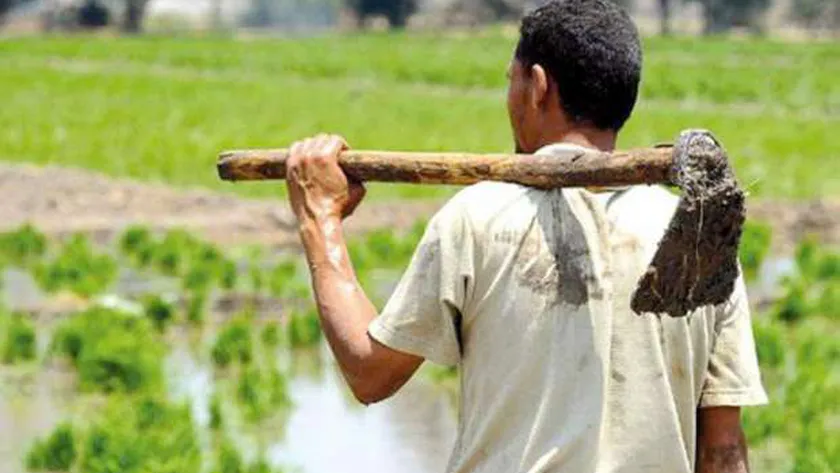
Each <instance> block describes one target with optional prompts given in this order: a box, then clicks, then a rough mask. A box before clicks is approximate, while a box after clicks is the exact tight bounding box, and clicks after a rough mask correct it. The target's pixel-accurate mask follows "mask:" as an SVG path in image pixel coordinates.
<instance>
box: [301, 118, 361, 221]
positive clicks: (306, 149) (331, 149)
mask: <svg viewBox="0 0 840 473" xmlns="http://www.w3.org/2000/svg"><path fill="white" fill-rule="evenodd" d="M348 148H349V147H348V145H347V141H345V140H344V138H342V137H340V136H337V135H326V134H320V135H318V136H315V137H313V138H308V139H305V140H303V141H298V142H296V143H295V144H293V145H292V148H291V150H290V153H289V160H288V161H287V162H286V186H287V188H288V189H289V199H290V201H291V205H292V210H293V211H294V212H295V215H296V216H297V218H298V221H300V222H305V221H316V222H323V221H326V220H329V219H332V218H338V219H340V218H345V217H347V216H349V215H350V214H352V213H353V211H354V210H356V207H357V206H358V205H359V203H360V202H361V201H362V198H363V197H364V196H365V188H364V186H363V185H362V184H361V183H359V182H356V181H354V180H352V179H348V178H347V176H346V175H345V174H344V171H342V170H341V168H340V167H339V165H338V156H339V154H341V152H342V151H344V150H346V149H348Z"/></svg>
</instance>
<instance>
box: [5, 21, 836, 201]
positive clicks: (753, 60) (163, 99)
mask: <svg viewBox="0 0 840 473" xmlns="http://www.w3.org/2000/svg"><path fill="white" fill-rule="evenodd" d="M512 46H513V39H512V38H510V37H508V36H505V35H503V34H500V33H488V34H487V35H485V36H482V37H480V38H477V39H473V38H445V37H444V38H437V37H429V36H422V35H421V36H417V35H407V36H377V35H372V36H351V37H342V38H326V39H324V38H314V39H304V40H297V41H291V40H254V41H239V42H236V41H227V40H217V39H161V38H158V39H155V38H152V39H148V38H144V39H121V40H111V39H108V40H105V39H94V38H84V37H83V38H77V39H61V40H57V39H51V38H30V39H16V40H8V41H4V42H3V43H0V65H2V68H0V87H2V89H3V90H4V91H6V94H5V96H6V97H7V101H6V104H5V106H4V108H3V109H2V110H0V129H2V132H0V133H2V138H3V139H2V140H0V156H3V157H4V159H10V160H21V161H28V162H37V163H59V164H62V165H74V166H83V167H86V168H91V169H96V170H100V171H103V172H106V173H108V174H112V175H119V176H132V177H137V178H141V179H151V180H160V181H164V182H167V183H172V184H176V185H182V186H192V185H200V186H205V187H210V188H214V189H225V190H228V189H230V186H226V185H225V184H222V183H219V182H217V180H216V178H215V176H214V174H213V166H212V164H213V159H214V156H215V155H216V153H217V152H218V151H219V150H221V149H227V148H241V147H282V146H286V145H288V144H289V143H290V142H291V141H293V140H295V139H297V138H300V137H301V136H305V135H308V134H312V133H316V132H319V131H323V130H329V131H333V132H337V133H342V134H344V135H345V136H346V137H347V138H348V140H349V141H350V143H351V144H352V145H353V146H355V147H357V148H382V149H413V150H472V151H487V152H490V151H505V150H509V149H510V148H511V140H510V132H509V131H508V125H507V118H506V115H505V111H504V101H503V99H502V98H503V96H504V95H503V94H504V71H505V68H506V64H507V61H508V59H509V55H510V51H511V49H512ZM646 61H647V62H646V67H645V70H644V79H643V87H642V100H641V102H640V105H639V108H638V111H637V113H636V114H635V116H634V118H633V119H632V120H631V122H630V123H629V124H628V127H627V129H626V131H625V133H624V134H623V135H622V140H621V143H620V145H621V146H623V147H633V146H647V145H650V144H652V143H657V142H662V141H668V140H671V139H673V137H674V136H676V134H677V133H678V132H679V130H681V129H683V128H687V127H704V128H708V129H711V130H713V131H714V132H715V133H716V134H717V135H718V136H719V137H720V138H721V139H722V141H723V142H724V144H725V145H726V146H727V147H728V150H729V152H730V154H731V155H732V157H733V159H734V160H735V163H736V166H737V168H738V171H739V175H740V177H741V179H742V180H743V181H744V182H746V183H749V184H750V186H751V187H750V188H751V191H752V192H753V193H754V194H756V195H769V196H774V197H791V198H805V197H814V196H820V195H836V194H838V193H840V189H838V181H837V179H832V178H831V176H836V175H839V174H840V168H838V166H840V164H838V163H840V160H837V159H832V157H836V156H838V155H840V141H838V137H837V136H836V133H833V130H834V128H836V126H837V124H838V122H840V111H838V110H840V85H838V82H837V81H836V76H837V75H838V74H840V46H837V45H836V44H814V45H786V44H782V43H772V42H751V41H744V42H723V41H699V40H691V39H680V40H662V39H649V40H647V44H646ZM455 99H457V100H455ZM44 103H48V104H49V113H43V112H44V111H43V108H42V106H43V105H42V104H44ZM115 156H119V159H115ZM817 170H819V171H817ZM236 191H237V192H240V193H244V194H246V195H255V196H266V195H273V194H275V193H276V190H275V189H274V188H272V187H266V186H249V187H245V188H242V189H236ZM440 192H441V191H440V190H439V189H435V190H431V189H417V188H408V187H396V188H395V187H389V188H387V189H377V192H375V193H374V197H376V196H391V195H394V194H396V195H398V196H403V197H424V196H429V195H440ZM443 192H444V193H445V191H443Z"/></svg>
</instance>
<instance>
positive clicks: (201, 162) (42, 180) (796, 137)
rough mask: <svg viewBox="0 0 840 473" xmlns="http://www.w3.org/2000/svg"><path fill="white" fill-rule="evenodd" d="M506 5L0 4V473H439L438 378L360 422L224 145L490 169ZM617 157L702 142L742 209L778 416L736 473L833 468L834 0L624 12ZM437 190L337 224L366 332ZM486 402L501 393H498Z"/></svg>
mask: <svg viewBox="0 0 840 473" xmlns="http://www.w3.org/2000/svg"><path fill="white" fill-rule="evenodd" d="M538 3H539V2H537V1H519V0H346V1H342V0H192V1H188V0H157V1H143V0H108V1H106V0H80V1H72V0H61V1H58V0H54V1H47V0H40V1H38V0H31V1H26V0H0V196H2V201H3V205H0V273H1V274H2V278H0V285H2V290H1V291H0V298H2V299H0V471H2V472H8V473H19V472H25V471H43V472H73V473H106V472H121V473H126V472H128V473H132V472H137V473H140V472H142V473H169V472H171V473H175V472H178V473H204V472H212V473H244V472H249V473H268V472H279V471H284V472H305V473H333V472H339V471H340V472H366V473H367V472H378V471H388V472H390V471H399V472H404V473H435V472H441V471H444V469H445V466H446V462H447V458H448V455H449V451H450V449H451V448H452V443H453V441H454V436H455V428H456V425H457V406H458V395H457V391H458V374H457V371H456V370H453V369H448V368H442V367H437V366H431V365H426V366H424V367H423V369H422V370H421V373H419V375H418V376H416V377H415V379H413V380H412V381H411V382H410V383H409V384H408V385H407V386H406V387H405V388H404V389H403V390H402V391H401V392H400V393H399V394H398V395H397V396H395V397H394V398H393V399H391V400H388V401H386V402H384V403H381V404H378V405H375V406H371V407H367V408H364V407H361V406H360V405H359V404H358V403H357V402H356V401H355V400H354V399H353V397H352V395H351V394H350V393H349V392H348V391H347V389H346V388H345V387H344V384H343V382H342V379H341V376H340V373H339V372H338V371H337V369H336V367H335V364H334V361H333V358H332V356H331V354H330V353H329V351H328V348H327V347H326V345H325V344H324V342H323V338H322V335H321V332H320V327H319V324H318V320H317V314H316V313H315V310H314V307H313V305H312V302H311V294H310V287H309V280H308V272H307V269H306V265H305V263H304V262H303V260H302V257H301V254H300V248H299V246H298V241H297V233H296V230H295V229H296V225H295V222H294V219H293V218H292V215H291V214H290V211H289V209H288V208H287V203H286V202H285V199H284V196H285V189H284V186H283V185H282V183H276V182H264V183H249V184H236V185H233V184H229V183H223V182H220V181H219V180H218V178H217V176H216V173H215V160H216V156H217V154H218V153H219V152H220V151H222V150H225V149H240V148H263V147H285V146H288V145H289V144H290V143H291V142H292V141H293V140H296V139H299V138H301V137H304V136H307V135H311V134H315V133H318V132H322V131H327V132H333V133H340V134H343V135H344V136H346V137H347V139H348V141H349V142H350V144H351V145H352V146H354V147H356V148H368V149H386V150H387V149H391V150H396V149H403V150H414V151H424V150H428V151H436V150H437V151H473V152H506V151H510V150H511V149H512V139H511V134H510V131H509V128H508V119H507V115H506V111H505V105H504V104H505V101H504V97H505V86H506V79H505V70H506V67H507V63H508V61H509V59H510V57H511V54H512V51H513V48H514V46H515V44H516V41H517V21H518V19H519V18H520V17H521V15H522V13H523V12H524V11H527V10H528V9H530V8H533V7H534V6H535V5H536V4H538ZM620 3H621V4H622V5H623V6H624V7H625V8H627V9H629V11H631V12H632V15H633V17H634V19H635V20H636V22H637V24H638V25H639V27H640V30H641V31H642V32H643V35H644V39H643V43H644V54H645V65H644V71H643V83H642V90H641V98H640V101H639V104H638V106H637V109H636V112H635V113H634V115H633V117H632V118H631V120H630V122H628V124H627V127H626V128H625V130H623V132H622V134H621V139H620V143H619V144H620V147H622V148H630V147H635V146H650V145H653V144H656V143H661V142H668V141H671V140H673V139H674V137H675V136H677V134H678V133H679V131H680V130H682V129H685V128H696V127H702V128H708V129H710V130H712V131H713V132H714V133H715V134H716V135H717V136H718V138H720V139H721V141H722V142H723V144H724V145H725V147H726V148H727V151H728V152H729V155H730V157H731V159H732V160H733V162H734V164H735V167H736V171H737V174H738V177H739V180H740V181H741V183H742V184H743V185H744V186H745V187H746V188H747V189H748V191H749V200H748V212H749V222H748V226H747V229H746V231H745V234H744V238H743V242H742V247H741V258H742V263H743V266H744V274H745V276H746V278H747V280H748V282H749V286H750V297H751V302H752V305H753V309H754V312H753V313H754V315H753V319H754V330H755V335H756V341H757V345H758V352H759V358H760V362H761V365H762V370H763V377H764V381H765V385H766V387H767V390H768V392H769V393H770V396H771V400H772V402H771V403H770V405H768V406H766V407H761V408H752V409H747V410H746V411H745V414H744V415H745V419H744V421H745V426H746V431H747V436H748V439H749V442H750V445H751V449H752V457H751V459H752V463H753V471H756V472H761V473H765V472H767V473H836V472H837V471H838V465H840V336H838V334H840V332H838V328H840V253H838V242H840V134H838V133H837V131H836V130H837V129H838V127H840V79H838V78H840V42H839V41H838V31H840V0H779V1H770V0H726V1H724V0H698V1H684V0H658V1H657V0H623V1H621V2H620ZM455 192H457V189H454V188H447V187H430V186H409V185H371V186H370V192H369V196H368V199H367V200H366V202H365V203H363V205H362V207H361V208H360V209H359V210H358V211H357V213H356V214H355V215H354V216H353V217H352V218H351V219H350V220H349V221H348V223H347V232H348V235H349V238H350V241H351V243H350V252H351V256H352V258H353V260H354V263H355V266H356V269H357V273H358V276H359V278H360V280H361V281H362V284H363V285H364V287H365V288H366V289H367V290H368V291H369V292H370V294H371V295H372V297H373V298H374V300H375V303H376V304H378V305H379V306H380V307H381V305H382V304H383V303H384V302H385V301H386V300H387V297H388V295H389V293H390V291H391V289H392V288H393V286H394V284H395V283H396V281H397V280H398V278H399V276H400V274H401V272H402V270H403V269H404V268H405V266H406V265H407V264H408V261H409V259H410V257H411V255H412V253H413V250H414V246H415V244H416V242H417V240H418V239H419V238H420V236H421V235H422V232H423V229H424V224H425V222H426V221H427V219H428V218H429V217H430V216H431V215H432V214H433V213H434V212H435V210H436V209H437V208H439V207H440V205H441V204H442V203H443V202H444V201H445V199H446V198H448V197H449V196H451V195H453V194H454V193H455ZM499 382H500V383H503V382H504V380H503V379H500V380H499Z"/></svg>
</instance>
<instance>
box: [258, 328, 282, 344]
mask: <svg viewBox="0 0 840 473" xmlns="http://www.w3.org/2000/svg"><path fill="white" fill-rule="evenodd" d="M261 338H262V342H263V343H264V344H265V346H267V347H270V348H274V347H276V346H277V345H279V344H280V324H278V323H277V322H269V323H267V324H266V325H265V327H263V330H262V337H261Z"/></svg>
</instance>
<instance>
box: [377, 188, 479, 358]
mask: <svg viewBox="0 0 840 473" xmlns="http://www.w3.org/2000/svg"><path fill="white" fill-rule="evenodd" d="M473 268H474V264H473V235H472V231H471V229H470V226H469V225H468V223H467V221H466V219H465V217H464V214H463V211H462V209H461V208H460V207H459V206H458V205H456V204H454V203H452V202H450V203H449V204H447V205H446V206H445V207H444V208H443V209H441V210H440V211H439V212H438V213H437V214H436V215H435V216H434V217H433V218H432V219H431V220H430V222H429V225H428V227H427V228H426V231H425V234H424V235H423V238H422V239H421V241H420V243H419V245H418V247H417V249H416V250H415V253H414V255H413V257H412V259H411V262H410V263H409V266H408V268H407V269H406V271H405V273H404V274H403V276H402V278H401V279H400V282H399V283H398V284H397V287H396V289H395V290H394V293H393V294H392V295H391V298H390V299H389V300H388V303H387V304H386V305H385V308H384V309H383V311H382V313H381V314H380V315H379V317H377V318H376V319H375V320H374V321H373V322H372V323H371V325H370V326H369V327H368V333H369V334H370V336H371V337H373V338H374V339H376V340H377V341H378V342H380V343H382V344H383V345H385V346H387V347H390V348H393V349H395V350H398V351H402V352H405V353H410V354H413V355H417V356H421V357H423V358H425V359H427V360H429V361H431V362H433V363H437V364H442V365H449V366H453V365H457V364H458V363H459V361H460V357H461V346H460V336H459V321H460V316H461V314H462V313H463V312H464V311H465V309H466V305H467V303H468V300H469V298H470V293H471V290H472V289H471V288H472V281H473Z"/></svg>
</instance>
